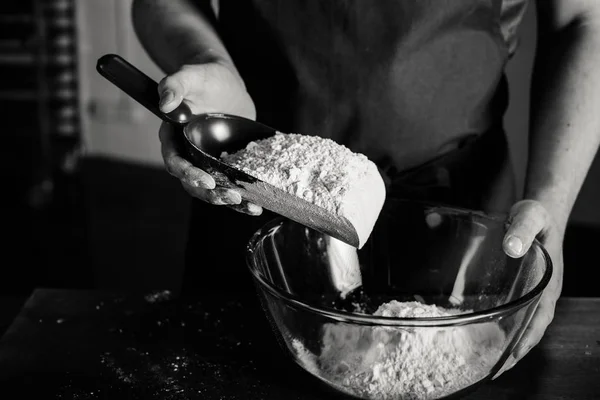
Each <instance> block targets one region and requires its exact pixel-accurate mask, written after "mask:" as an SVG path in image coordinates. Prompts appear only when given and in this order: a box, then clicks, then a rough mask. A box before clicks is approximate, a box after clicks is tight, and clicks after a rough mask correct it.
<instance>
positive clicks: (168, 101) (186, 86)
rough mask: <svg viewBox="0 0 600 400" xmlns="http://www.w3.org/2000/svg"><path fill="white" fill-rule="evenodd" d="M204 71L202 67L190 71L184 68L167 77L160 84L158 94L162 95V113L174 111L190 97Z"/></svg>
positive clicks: (160, 103)
mask: <svg viewBox="0 0 600 400" xmlns="http://www.w3.org/2000/svg"><path fill="white" fill-rule="evenodd" d="M202 71H203V69H202V68H200V67H197V68H194V69H190V68H182V69H180V70H179V71H177V72H175V73H174V74H172V75H169V76H166V77H165V78H163V79H162V80H161V81H160V83H159V84H158V93H159V95H160V102H159V105H158V106H159V108H160V110H161V111H162V112H165V113H168V112H171V111H173V110H174V109H175V108H177V106H179V104H181V102H182V101H183V99H184V98H185V97H186V96H187V95H188V93H189V92H190V90H192V88H195V87H196V86H197V85H198V82H200V81H201V75H202Z"/></svg>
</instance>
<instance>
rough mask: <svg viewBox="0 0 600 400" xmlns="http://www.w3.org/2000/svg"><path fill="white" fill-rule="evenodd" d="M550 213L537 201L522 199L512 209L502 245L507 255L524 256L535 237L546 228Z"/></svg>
mask: <svg viewBox="0 0 600 400" xmlns="http://www.w3.org/2000/svg"><path fill="white" fill-rule="evenodd" d="M548 219H549V217H548V213H547V211H546V209H545V208H544V207H543V206H542V205H541V204H540V203H538V202H537V201H533V200H522V201H520V202H518V203H516V204H515V205H514V206H513V207H512V208H511V210H510V218H509V221H510V225H509V228H508V231H507V232H506V235H505V236H504V241H503V244H502V247H503V248H504V251H505V252H506V254H507V255H509V256H510V257H514V258H518V257H521V256H523V255H524V254H525V253H527V251H528V250H529V248H530V247H531V244H532V243H533V241H534V240H535V238H536V237H537V236H538V234H540V232H542V231H543V230H544V228H546V225H547V224H548Z"/></svg>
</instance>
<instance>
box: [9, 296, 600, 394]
mask: <svg viewBox="0 0 600 400" xmlns="http://www.w3.org/2000/svg"><path fill="white" fill-rule="evenodd" d="M1 299H2V298H1V297H0V301H1ZM0 322H1V321H0ZM0 398H1V399H3V400H9V399H13V398H15V399H23V398H35V399H80V400H81V399H173V400H174V399H206V400H211V399H222V400H227V399H244V400H253V399H266V400H270V399H277V400H280V399H281V400H294V399H298V400H304V399H306V400H308V399H311V400H315V399H316V400H318V399H331V398H333V395H332V394H331V393H329V392H327V391H326V390H325V389H324V388H323V386H321V385H320V384H319V383H317V382H315V380H314V379H312V378H310V377H309V376H308V374H306V373H303V372H302V371H301V370H300V369H299V367H297V366H296V365H295V364H294V363H292V362H291V361H290V360H289V359H288V358H287V357H286V356H284V355H283V352H281V351H280V349H279V348H278V347H277V344H276V343H274V340H273V335H272V332H271V331H270V327H269V326H268V324H267V322H266V319H265V318H264V315H263V313H262V310H261V309H260V307H259V305H258V302H257V300H256V298H255V297H244V298H240V299H233V298H231V297H230V296H223V295H218V294H208V293H206V294H204V295H203V297H202V298H200V299H195V300H190V299H187V300H182V299H176V298H174V297H173V296H167V293H164V292H158V293H153V294H150V295H145V294H138V295H135V294H126V295H124V294H119V293H106V292H95V291H68V290H51V289H39V290H36V291H35V292H34V293H33V295H32V296H31V297H30V298H29V299H27V301H26V303H25V305H24V306H23V308H22V309H21V311H20V313H19V314H18V316H17V318H16V319H15V320H14V321H13V323H12V324H11V325H10V327H9V329H8V330H7V331H6V333H5V334H4V336H3V337H2V339H0ZM465 399H468V400H480V399H481V400H483V399H485V400H497V399H506V400H508V399H511V400H515V399H539V400H558V399H562V400H568V399H573V400H588V399H590V400H591V399H600V298H563V299H561V300H560V301H559V304H558V307H557V311H556V316H555V320H554V322H553V323H552V325H551V327H550V328H549V330H548V332H547V334H546V336H545V337H544V339H543V341H542V343H541V344H540V345H539V346H537V347H536V348H535V349H534V350H532V352H531V353H530V354H529V355H528V356H527V357H525V359H523V360H522V361H521V362H520V363H519V364H518V365H517V366H516V367H515V368H513V369H512V370H511V371H509V372H507V373H505V374H504V375H502V376H501V377H500V378H498V379H496V380H494V381H491V382H488V383H486V384H484V385H483V386H481V387H480V388H479V389H478V390H477V391H476V392H474V393H472V394H470V395H468V396H467V397H465Z"/></svg>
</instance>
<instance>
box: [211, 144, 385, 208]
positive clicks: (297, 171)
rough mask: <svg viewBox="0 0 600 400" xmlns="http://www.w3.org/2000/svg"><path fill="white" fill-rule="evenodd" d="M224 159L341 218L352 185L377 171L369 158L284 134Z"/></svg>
mask: <svg viewBox="0 0 600 400" xmlns="http://www.w3.org/2000/svg"><path fill="white" fill-rule="evenodd" d="M221 159H222V160H223V161H224V162H225V163H227V164H229V165H231V166H233V167H235V168H238V169H240V170H242V171H244V172H246V173H247V174H249V175H251V176H254V177H255V178H258V179H260V180H262V181H264V182H268V183H269V184H271V185H273V186H275V187H278V188H281V189H282V190H285V191H286V192H288V193H290V194H293V195H296V196H298V197H300V198H302V199H304V200H306V201H309V202H311V203H313V204H315V205H317V206H320V207H323V208H325V209H326V210H328V211H330V212H332V213H334V214H337V213H338V212H339V211H340V207H341V205H342V200H343V198H344V195H345V194H346V192H347V191H348V189H349V187H350V184H351V183H353V182H359V181H360V180H361V179H362V178H363V177H364V176H365V175H366V174H367V173H373V172H374V171H375V172H376V171H377V167H376V166H375V164H373V162H372V161H370V160H369V159H368V158H367V157H366V156H365V155H363V154H359V153H354V152H352V151H351V150H350V149H348V148H347V147H345V146H343V145H340V144H338V143H336V142H334V141H333V140H331V139H325V138H322V137H318V136H309V135H300V134H296V133H280V132H278V133H277V134H275V135H274V136H272V137H270V138H267V139H263V140H258V141H255V142H251V143H249V144H248V146H246V148H245V149H243V150H241V151H238V152H236V153H234V154H227V153H223V154H222V155H221Z"/></svg>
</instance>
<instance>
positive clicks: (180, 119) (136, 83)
mask: <svg viewBox="0 0 600 400" xmlns="http://www.w3.org/2000/svg"><path fill="white" fill-rule="evenodd" d="M96 70H97V71H98V73H100V75H102V76H103V77H104V78H106V79H107V80H108V81H110V82H111V83H112V84H113V85H115V86H116V87H118V88H119V89H121V90H122V91H124V92H125V93H127V94H128V95H129V96H130V97H131V98H133V99H134V100H136V101H137V102H138V103H140V104H141V105H143V106H144V107H145V108H146V109H147V110H148V111H150V112H152V113H153V114H154V115H156V116H157V117H159V118H160V119H162V120H163V121H166V122H171V123H174V124H179V125H181V124H186V123H187V122H188V121H189V120H190V119H191V118H192V117H193V114H192V111H191V110H190V108H189V107H188V106H187V104H185V103H184V102H182V103H181V104H180V105H179V106H178V107H177V108H176V109H175V110H173V111H171V112H169V113H164V112H162V111H161V110H160V108H158V104H159V102H160V96H159V94H158V83H156V82H155V81H154V80H153V79H152V78H150V77H149V76H148V75H146V74H144V73H143V72H142V71H140V70H139V69H137V68H136V67H134V66H133V65H131V64H130V63H129V62H127V61H125V60H124V59H123V58H122V57H121V56H118V55H116V54H105V55H103V56H102V57H100V58H99V59H98V62H97V63H96Z"/></svg>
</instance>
